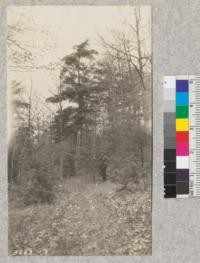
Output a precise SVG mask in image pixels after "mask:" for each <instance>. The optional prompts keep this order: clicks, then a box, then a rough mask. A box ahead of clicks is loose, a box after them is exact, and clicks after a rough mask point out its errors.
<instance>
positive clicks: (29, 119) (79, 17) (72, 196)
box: [6, 5, 152, 256]
mask: <svg viewBox="0 0 200 263" xmlns="http://www.w3.org/2000/svg"><path fill="white" fill-rule="evenodd" d="M6 27H7V28H6V29H7V43H6V44H7V149H8V156H7V160H8V161H7V167H8V169H7V170H8V206H9V208H8V212H9V213H8V246H9V255H10V256H149V255H151V254H152V66H151V65H152V52H151V49H152V47H151V44H152V43H151V7H150V6H145V5H144V6H143V5H140V6H139V5H138V6H134V5H118V6H117V5H116V6H115V5H107V6H106V5H74V6H72V5H71V6H70V5H63V6H53V5H52V6H42V5H41V6H39V5H38V6H37V5H36V6H8V7H7V25H6Z"/></svg>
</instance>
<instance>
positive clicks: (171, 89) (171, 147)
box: [164, 76, 176, 197]
mask: <svg viewBox="0 0 200 263" xmlns="http://www.w3.org/2000/svg"><path fill="white" fill-rule="evenodd" d="M175 94H176V77H174V76H167V77H164V108H165V111H164V166H165V169H164V187H165V197H176V101H175Z"/></svg>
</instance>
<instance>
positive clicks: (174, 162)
mask: <svg viewBox="0 0 200 263" xmlns="http://www.w3.org/2000/svg"><path fill="white" fill-rule="evenodd" d="M163 87H164V197H165V198H183V197H191V196H200V76H194V75H185V76H182V75H181V76H178V75H177V76H165V77H164V82H163Z"/></svg>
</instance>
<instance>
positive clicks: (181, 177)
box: [176, 76, 189, 197]
mask: <svg viewBox="0 0 200 263" xmlns="http://www.w3.org/2000/svg"><path fill="white" fill-rule="evenodd" d="M188 87H189V85H188V79H186V78H185V76H177V77H176V134H177V135H176V195H177V197H185V196H188V195H189V115H188V111H189V90H188ZM187 138H188V140H186V139H187ZM177 174H178V176H177Z"/></svg>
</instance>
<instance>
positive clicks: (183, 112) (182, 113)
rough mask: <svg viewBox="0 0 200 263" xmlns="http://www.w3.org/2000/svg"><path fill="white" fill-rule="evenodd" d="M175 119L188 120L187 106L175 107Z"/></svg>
mask: <svg viewBox="0 0 200 263" xmlns="http://www.w3.org/2000/svg"><path fill="white" fill-rule="evenodd" d="M176 118H177V119H181V118H184V119H185V118H188V106H177V107H176Z"/></svg>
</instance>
